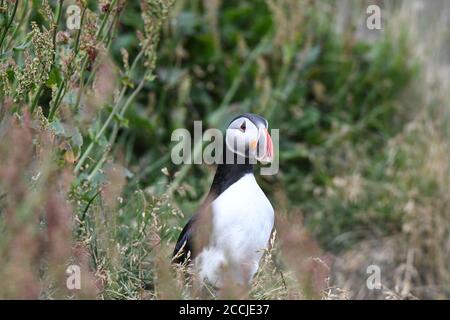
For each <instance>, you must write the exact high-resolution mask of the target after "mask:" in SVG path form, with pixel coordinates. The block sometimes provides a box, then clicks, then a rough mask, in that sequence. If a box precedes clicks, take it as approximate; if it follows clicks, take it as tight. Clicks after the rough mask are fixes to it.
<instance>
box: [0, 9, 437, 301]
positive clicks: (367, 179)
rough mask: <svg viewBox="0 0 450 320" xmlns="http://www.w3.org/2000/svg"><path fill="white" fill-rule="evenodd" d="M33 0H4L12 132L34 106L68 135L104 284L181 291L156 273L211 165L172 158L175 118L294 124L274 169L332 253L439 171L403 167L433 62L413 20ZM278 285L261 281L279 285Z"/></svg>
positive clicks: (284, 194) (396, 219) (113, 291)
mask: <svg viewBox="0 0 450 320" xmlns="http://www.w3.org/2000/svg"><path fill="white" fill-rule="evenodd" d="M17 2H18V1H16V2H13V1H1V4H2V7H1V8H2V9H1V11H0V17H1V19H2V20H1V21H0V103H1V109H0V137H1V136H2V128H7V129H3V130H4V131H7V130H9V127H8V126H7V124H6V123H7V122H8V121H9V120H10V119H11V118H13V117H15V118H18V119H20V120H21V121H22V122H21V123H22V125H23V126H24V127H26V126H27V125H26V123H27V120H26V119H28V116H29V117H30V118H31V119H32V121H35V122H36V121H37V122H39V123H41V125H42V126H41V127H40V128H41V130H42V131H44V132H46V133H48V134H50V135H51V136H52V137H53V138H52V139H53V140H52V141H53V143H54V144H53V148H54V149H56V152H55V158H56V160H55V161H54V162H55V163H56V165H57V167H58V168H59V169H61V170H63V169H68V171H70V172H71V181H70V187H69V188H68V190H64V195H65V196H67V198H68V199H69V200H70V203H71V206H72V209H73V225H72V229H73V234H74V235H73V238H74V243H75V244H77V245H80V246H83V247H84V248H87V249H86V250H87V251H88V253H89V259H88V266H89V268H90V270H93V272H92V273H93V274H94V276H95V278H96V279H97V280H96V281H97V282H98V281H100V282H101V284H100V285H98V286H97V287H99V288H100V290H99V292H98V294H97V295H96V296H98V297H102V298H155V297H158V298H159V297H166V296H165V291H164V290H162V289H161V288H158V287H156V288H155V286H157V285H158V281H159V280H160V279H161V278H164V275H161V274H158V266H160V260H159V259H160V257H161V256H165V257H166V258H167V256H168V252H169V251H170V249H171V247H172V243H173V241H174V240H175V237H176V236H177V234H178V233H179V231H180V227H181V226H182V225H183V223H184V222H185V221H186V219H188V218H189V217H190V216H191V215H192V214H193V213H194V212H195V210H196V208H197V206H198V204H199V201H200V200H201V198H202V197H203V195H204V194H205V193H206V191H207V189H208V187H209V183H210V178H211V174H212V172H213V170H211V168H207V167H206V166H201V167H199V166H184V167H176V166H175V165H173V164H172V163H171V161H170V150H171V146H172V142H171V141H170V138H171V133H172V131H173V130H174V129H176V128H180V127H185V128H188V129H191V128H192V126H193V121H194V120H203V127H204V128H205V129H206V127H219V128H224V127H225V126H226V124H227V123H228V121H229V120H230V119H231V118H232V117H234V116H235V115H237V114H239V113H242V112H247V111H250V112H255V113H258V114H261V115H263V116H264V117H266V118H267V119H268V120H269V123H270V127H271V128H275V129H280V150H279V156H280V173H279V174H278V175H277V176H274V177H259V178H258V179H259V180H260V183H261V185H262V187H263V189H264V190H265V191H266V192H267V193H268V195H269V197H270V198H271V199H272V201H273V203H274V207H275V208H284V209H283V210H284V211H287V212H293V213H291V215H302V218H304V221H305V224H306V227H307V228H308V229H309V230H310V231H311V232H312V233H313V235H314V236H316V238H317V239H318V240H319V241H320V243H321V245H322V247H323V248H324V249H325V250H330V251H332V252H334V253H336V252H339V250H343V249H348V248H350V247H352V246H353V245H354V244H355V243H356V242H358V241H360V240H363V239H368V238H371V237H382V236H386V235H392V234H395V233H397V232H400V231H401V230H402V226H403V224H404V221H405V210H404V207H405V205H406V204H407V203H408V202H409V201H410V200H411V193H410V190H409V189H410V186H411V185H414V184H418V188H419V190H422V191H424V192H425V193H427V194H430V193H431V192H432V191H431V190H434V188H436V186H435V185H434V184H433V183H434V182H435V181H434V180H433V179H432V178H430V179H421V177H422V175H421V173H420V174H417V175H411V176H407V177H405V176H401V175H400V174H399V173H398V172H401V171H402V170H407V169H410V168H414V169H413V170H415V171H417V172H419V171H420V169H419V168H418V166H417V164H414V163H410V161H411V159H410V155H411V150H409V149H407V148H406V149H401V150H400V149H399V148H398V146H399V144H401V143H399V142H398V141H397V140H396V139H397V138H398V135H399V134H401V133H402V132H403V131H404V130H405V125H406V124H407V123H408V122H409V121H410V120H411V114H410V113H409V111H410V110H409V109H407V108H406V107H405V106H404V100H402V99H403V94H404V92H405V89H407V88H408V85H409V84H410V81H411V79H413V78H414V76H415V75H416V74H417V71H418V68H417V66H416V63H415V62H414V60H413V56H412V54H411V51H410V50H411V49H410V42H409V39H408V38H407V37H406V36H405V34H404V33H400V36H399V35H398V34H397V33H393V32H384V31H383V32H380V34H379V35H377V38H376V40H371V41H369V40H365V39H364V37H363V36H361V35H359V34H358V33H357V32H356V30H354V29H352V28H348V29H347V31H345V32H337V31H336V30H335V29H336V28H335V23H334V21H333V14H334V13H335V12H336V10H335V9H336V7H335V4H329V3H326V2H322V1H297V0H282V1H281V0H280V1H274V0H267V1H262V0H258V1H237V0H233V1H219V0H211V1H210V0H208V1H176V2H173V1H170V0H148V1H122V0H112V1H100V2H97V1H87V3H86V1H82V2H81V3H84V4H85V6H83V7H82V8H81V9H82V10H81V13H82V16H81V22H82V24H81V29H80V30H78V31H77V30H72V31H69V30H66V24H65V21H66V19H67V17H65V16H64V12H65V10H64V8H65V7H64V6H63V5H62V4H61V3H62V2H60V1H50V2H49V6H48V5H47V2H46V1H43V2H42V3H41V2H40V1H33V2H29V1H21V2H20V4H19V5H18V7H17V8H16V7H15V6H13V3H14V4H17ZM29 11H31V13H30V14H29V15H28V14H27V12H29ZM32 21H36V22H35V23H32ZM9 22H11V23H9ZM7 120H8V121H7ZM33 126H34V124H33ZM33 126H31V127H33ZM33 128H34V127H33ZM33 134H34V133H33ZM12 141H13V140H12ZM36 141H40V140H39V139H37V140H35V142H34V144H33V146H34V147H36V148H38V146H39V143H38V142H36ZM412 143H413V142H411V141H410V144H412ZM399 150H400V151H399ZM397 151H398V152H397ZM0 166H1V164H0ZM24 167H25V168H27V169H26V170H30V171H32V170H34V168H35V167H34V166H33V165H31V164H30V165H29V166H28V164H27V165H25V166H24ZM26 170H25V169H24V172H25V171H26ZM0 178H1V170H0ZM49 181H52V180H50V179H49ZM418 181H420V183H418ZM0 187H2V188H3V189H5V190H3V189H2V188H0V214H1V213H2V210H4V211H8V210H9V209H8V208H9V206H11V208H15V206H13V205H11V204H6V205H3V204H2V197H3V194H8V193H11V191H10V190H9V189H7V187H9V186H5V185H1V184H0ZM116 187H117V188H116ZM27 192H31V191H30V190H28V191H27ZM42 192H44V191H42ZM44 193H45V192H44ZM24 199H25V200H27V201H28V200H29V201H31V200H30V199H34V198H32V197H31V196H29V197H24ZM19 200H20V199H19ZM19 200H18V201H17V203H20V201H19ZM17 203H15V204H17ZM2 206H3V207H4V208H6V209H2V208H3V207H2ZM11 210H12V209H11ZM12 211H13V210H12ZM42 211H45V210H44V209H42ZM44 216H45V215H44ZM0 219H1V217H0ZM43 220H45V218H44V219H43ZM5 228H6V227H5ZM0 242H1V241H0ZM5 247H7V246H6V245H5ZM161 247H163V248H161ZM0 252H1V249H0ZM266 264H267V265H272V264H273V263H271V262H268V261H266ZM271 268H272V269H271V270H272V271H273V270H277V266H275V267H273V266H272V267H271ZM0 274H1V272H0ZM274 274H278V273H276V272H274ZM260 276H261V278H264V277H266V275H260ZM99 279H100V280H99ZM271 281H273V283H275V285H276V286H277V288H275V289H274V291H275V292H281V291H283V290H282V288H281V287H280V281H279V278H277V277H275V276H273V274H271ZM283 282H284V279H283ZM265 285H266V284H265V283H263V284H261V283H258V284H257V285H255V287H254V288H253V293H252V294H253V296H254V297H264V298H269V297H274V296H271V295H270V292H272V291H270V292H269V293H267V292H264V290H265V288H267V287H265ZM284 285H285V284H284ZM146 286H150V287H151V289H150V290H144V287H146ZM280 288H281V289H280ZM178 289H179V290H178ZM169 291H170V290H169ZM174 291H177V292H176V293H174V295H175V297H186V294H185V293H184V292H183V290H182V288H177V290H174ZM49 292H51V290H49ZM46 294H48V296H49V297H53V296H58V295H57V294H54V295H52V294H50V293H46ZM0 296H1V295H0ZM280 296H282V297H286V292H284V291H283V293H279V294H278V293H277V294H276V295H275V297H280Z"/></svg>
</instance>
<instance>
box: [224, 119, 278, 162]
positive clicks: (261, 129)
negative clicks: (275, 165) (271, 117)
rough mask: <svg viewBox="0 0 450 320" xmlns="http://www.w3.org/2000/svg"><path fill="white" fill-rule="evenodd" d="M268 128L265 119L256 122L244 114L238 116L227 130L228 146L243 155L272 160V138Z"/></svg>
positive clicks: (260, 159)
mask: <svg viewBox="0 0 450 320" xmlns="http://www.w3.org/2000/svg"><path fill="white" fill-rule="evenodd" d="M258 119H259V118H258ZM261 119H262V118H261ZM267 129H268V128H267V121H265V120H264V122H263V121H258V122H257V123H256V124H255V123H254V122H253V121H251V120H250V119H249V118H247V117H244V116H241V117H239V118H236V119H235V120H233V121H232V122H231V123H230V125H229V126H228V129H227V132H226V137H225V142H226V145H227V148H228V149H230V150H231V151H233V152H234V153H236V154H238V155H240V156H242V157H246V158H250V159H256V160H258V161H260V162H262V163H269V162H272V160H273V145H272V138H271V137H270V134H269V132H268V130H267Z"/></svg>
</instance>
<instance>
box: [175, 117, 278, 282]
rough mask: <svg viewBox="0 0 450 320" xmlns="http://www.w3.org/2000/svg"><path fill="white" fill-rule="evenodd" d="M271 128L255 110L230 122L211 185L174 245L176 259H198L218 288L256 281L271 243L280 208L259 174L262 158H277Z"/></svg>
mask: <svg viewBox="0 0 450 320" xmlns="http://www.w3.org/2000/svg"><path fill="white" fill-rule="evenodd" d="M268 130H269V128H268V122H267V120H266V119H265V118H263V117H261V116H259V115H256V114H252V113H244V114H242V115H240V116H237V117H235V118H234V119H233V120H232V121H231V122H230V124H229V125H228V128H227V129H226V133H225V138H224V143H223V152H222V157H221V158H222V161H221V162H220V163H219V164H218V165H217V169H216V172H215V175H214V179H213V182H212V185H211V187H210V190H209V192H208V194H207V196H206V197H205V200H204V201H203V202H202V204H201V205H200V207H199V209H198V211H197V213H196V214H194V215H193V216H192V218H191V219H190V220H189V221H188V222H187V224H186V225H185V227H184V228H183V229H182V231H181V234H180V235H179V238H178V241H177V243H176V245H175V249H174V251H173V258H172V262H173V263H174V264H185V265H192V266H193V270H194V273H195V274H196V275H197V276H198V277H199V278H200V279H201V280H202V281H203V283H208V284H210V285H212V286H213V287H215V288H217V289H220V288H222V287H223V286H224V285H225V284H230V283H233V284H237V285H244V286H245V285H250V284H251V281H252V279H253V277H254V275H255V273H256V272H257V270H258V267H259V261H260V259H261V257H262V255H263V253H264V251H265V249H266V248H267V247H268V245H269V240H270V237H271V234H272V230H273V227H274V217H275V216H274V209H273V207H272V204H271V203H270V201H269V199H268V198H267V197H266V195H265V194H264V192H263V191H262V189H261V187H260V186H259V185H258V183H257V181H256V179H255V175H254V165H255V164H256V163H257V162H260V163H263V164H268V163H270V162H272V161H273V158H274V154H273V143H272V138H271V136H270V134H269V131H268Z"/></svg>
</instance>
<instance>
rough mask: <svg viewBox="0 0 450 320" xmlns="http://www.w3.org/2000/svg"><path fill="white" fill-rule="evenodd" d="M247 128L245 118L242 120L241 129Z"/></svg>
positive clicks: (243, 130)
mask: <svg viewBox="0 0 450 320" xmlns="http://www.w3.org/2000/svg"><path fill="white" fill-rule="evenodd" d="M246 128H247V124H246V122H245V120H244V122H242V124H241V127H240V129H241V131H242V132H245V129H246Z"/></svg>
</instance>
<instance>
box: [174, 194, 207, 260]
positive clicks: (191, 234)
mask: <svg viewBox="0 0 450 320" xmlns="http://www.w3.org/2000/svg"><path fill="white" fill-rule="evenodd" d="M211 199H212V198H211V197H208V198H207V200H206V201H205V202H204V203H203V205H202V206H201V207H200V209H199V211H198V213H197V214H195V215H194V216H193V217H192V218H191V219H190V220H189V221H188V223H187V224H186V225H185V226H184V228H183V230H182V231H181V234H180V236H179V237H178V241H177V244H176V245H175V249H174V251H173V258H174V259H173V260H172V262H173V263H184V262H185V261H186V259H187V258H188V253H189V252H190V255H189V259H194V258H195V257H196V256H197V255H198V253H199V252H201V250H202V248H203V247H205V246H207V244H208V242H209V235H210V234H211V217H212V214H211V206H210V205H209V204H210V203H211Z"/></svg>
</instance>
